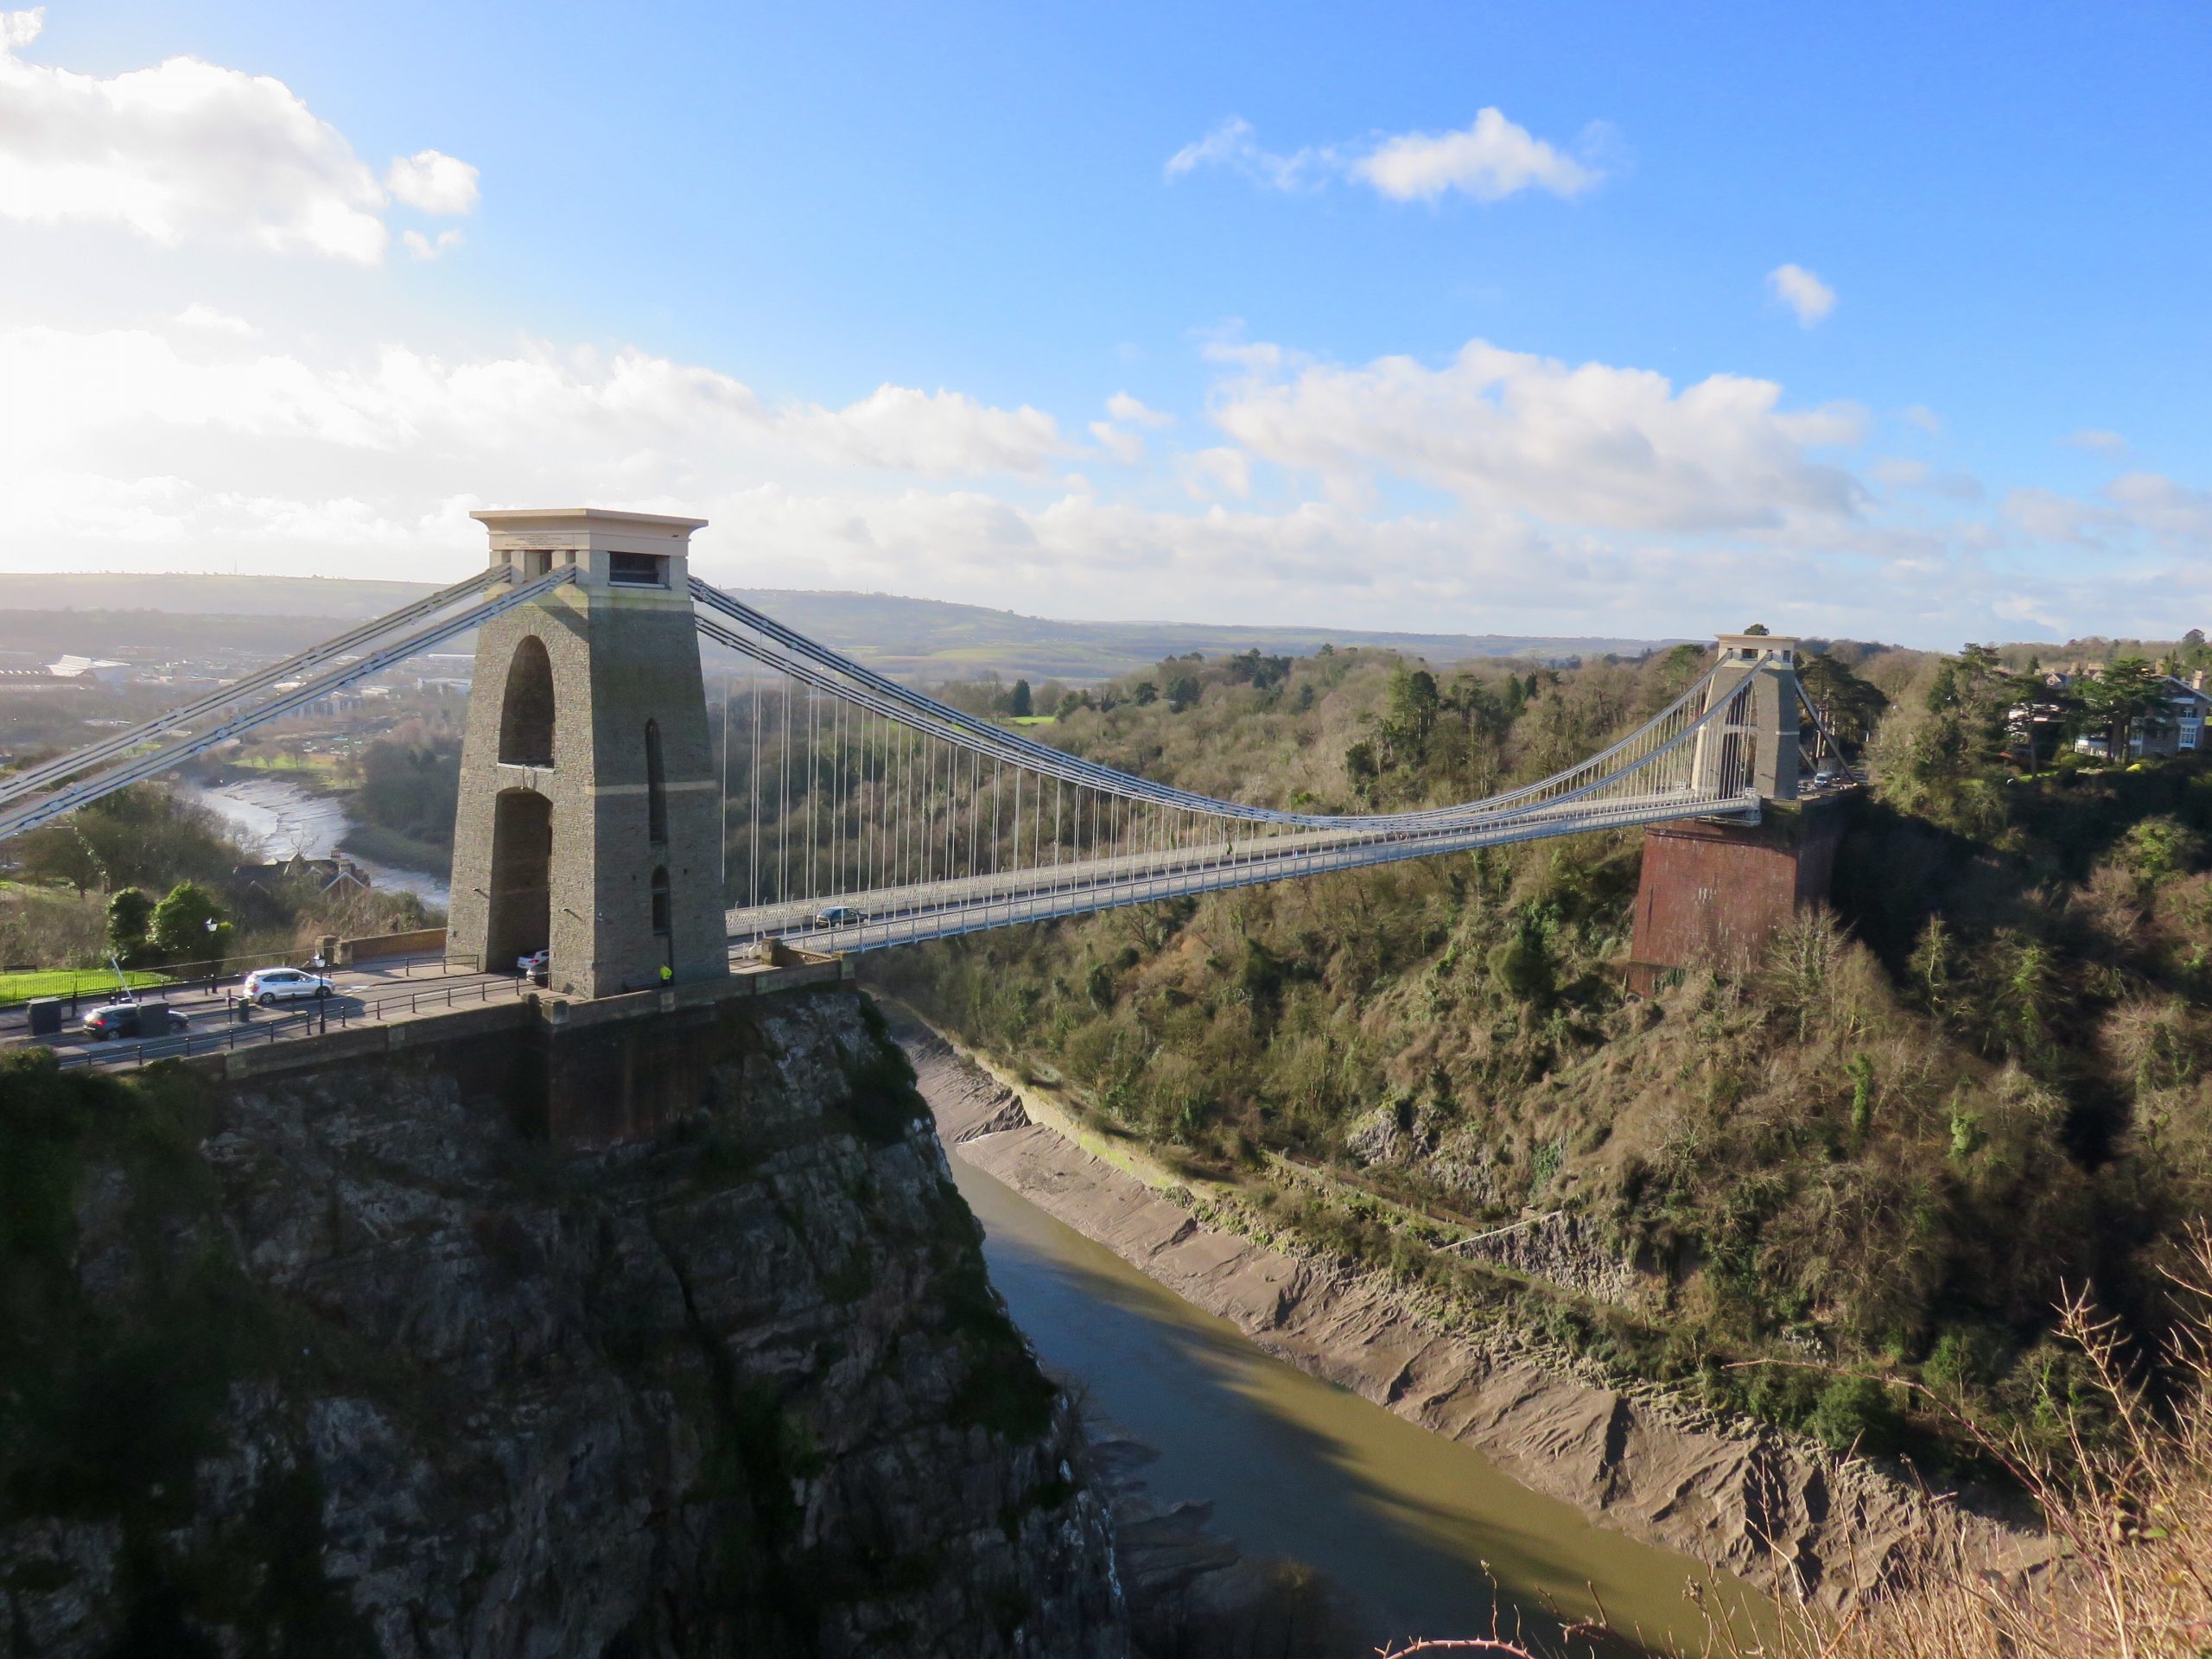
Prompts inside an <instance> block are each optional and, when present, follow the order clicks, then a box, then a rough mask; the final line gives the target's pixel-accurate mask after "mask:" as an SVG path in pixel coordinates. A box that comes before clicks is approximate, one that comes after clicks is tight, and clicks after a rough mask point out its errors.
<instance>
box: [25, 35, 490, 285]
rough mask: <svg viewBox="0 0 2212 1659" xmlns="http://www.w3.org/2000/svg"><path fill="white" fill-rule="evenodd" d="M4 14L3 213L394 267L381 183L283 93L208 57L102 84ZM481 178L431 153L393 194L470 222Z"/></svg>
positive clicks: (400, 179)
mask: <svg viewBox="0 0 2212 1659" xmlns="http://www.w3.org/2000/svg"><path fill="white" fill-rule="evenodd" d="M4 16H5V19H6V21H5V23H4V25H0V217H4V218H9V219H20V220H25V221H29V222H31V223H35V224H60V223H66V222H86V223H94V224H109V225H118V226H125V227H127V228H129V229H130V230H132V231H134V232H137V233H138V234H139V235H141V236H143V237H146V238H149V239H151V240H153V241H155V242H157V243H160V244H162V245H165V246H174V245H177V244H179V243H181V242H183V241H186V240H187V239H205V240H210V241H216V242H232V243H245V244H247V245H253V246H257V247H260V248H263V249H265V250H268V251H271V252H277V253H305V254H313V255H317V256H320V257H325V258H331V259H339V260H344V261H347V262H350V263H353V264H376V263H378V261H379V260H381V259H382V258H383V257H384V254H385V246H386V244H387V242H388V240H389V232H388V231H387V228H386V226H385V212H386V210H387V208H388V207H389V206H390V198H389V197H388V196H387V195H386V194H385V187H384V186H383V185H380V184H379V183H378V181H377V178H376V175H374V174H373V173H372V172H371V171H370V170H369V169H368V168H366V167H365V166H364V165H363V164H362V162H361V161H360V160H359V157H358V156H355V155H354V153H353V147H352V145H350V144H349V143H347V142H346V137H345V135H344V134H342V133H340V131H339V130H337V129H336V128H335V127H334V126H332V125H330V124H329V123H327V122H326V121H324V120H322V119H321V118H318V117H317V116H316V115H315V113H314V112H313V111H310V110H309V109H308V106H307V105H306V104H305V102H303V101H302V99H300V98H299V96H298V95H297V94H296V93H295V92H293V91H292V90H291V89H290V88H289V87H288V86H285V85H284V83H283V82H282V81H280V80H277V79H272V78H270V77H269V76H266V75H248V74H245V73H241V72H239V71H238V70H235V69H225V68H221V67H218V66H216V65H214V64H210V63H203V62H201V61H200V60H198V59H196V58H171V59H168V60H167V61H165V62H162V63H160V64H157V65H156V66H155V67H152V68H149V69H135V70H130V71H128V72H126V73H122V74H118V75H112V76H108V77H105V78H102V77H98V76H92V75H85V74H78V73H73V72H71V71H68V70H65V69H57V68H51V67H46V66H44V65H40V64H31V63H26V62H25V61H23V60H22V58H21V57H19V56H17V55H16V52H17V49H18V48H22V47H25V46H29V45H30V44H31V43H32V42H34V41H35V40H36V39H37V38H38V35H39V30H40V26H41V21H42V17H43V13H42V12H40V11H32V12H10V13H7V14H4ZM475 176H476V175H475V169H474V168H471V167H469V166H468V165H467V163H466V162H457V161H454V159H453V158H452V157H450V156H440V155H439V154H438V153H437V152H436V151H435V150H425V151H423V152H422V154H420V155H418V156H415V157H413V158H412V159H411V160H409V161H404V162H396V163H394V167H393V189H394V190H395V192H397V193H398V194H401V195H402V197H403V199H404V200H409V201H410V202H412V203H414V204H415V205H417V206H423V207H426V209H427V210H428V211H433V212H440V213H450V212H460V211H466V207H467V206H473V205H474V200H475V192H476V184H475ZM464 198H465V203H464ZM456 203H463V204H464V205H462V206H458V207H456V206H454V204H456ZM433 204H435V205H433Z"/></svg>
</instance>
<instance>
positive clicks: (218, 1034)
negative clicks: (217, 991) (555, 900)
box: [54, 975, 533, 1070]
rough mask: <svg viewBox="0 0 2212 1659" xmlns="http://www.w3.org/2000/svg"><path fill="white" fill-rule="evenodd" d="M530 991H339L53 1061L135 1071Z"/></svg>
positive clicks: (479, 984)
mask: <svg viewBox="0 0 2212 1659" xmlns="http://www.w3.org/2000/svg"><path fill="white" fill-rule="evenodd" d="M532 989H533V988H532V987H531V984H530V983H529V982H528V981H526V980H524V979H522V978H520V977H519V976H518V977H516V978H513V979H508V978H505V977H502V976H492V975H485V976H478V977H475V978H473V979H472V980H471V982H469V983H468V984H466V985H454V984H448V985H445V986H442V987H441V988H437V989H435V990H432V989H429V988H423V989H417V990H404V991H389V992H386V993H385V994H384V995H379V996H374V997H356V996H348V995H346V994H345V993H343V992H339V993H336V994H334V995H330V996H327V997H324V998H322V999H321V1000H320V1001H317V1002H315V1004H314V1005H313V1006H312V1007H293V1008H289V1009H285V1010H283V1011H282V1012H279V1011H277V1010H274V1009H272V1010H270V1011H268V1012H265V1013H262V1014H250V1015H248V1016H247V1017H245V1018H244V1019H233V1020H226V1022H225V1023H224V1024H222V1025H220V1026H207V1027H201V1028H200V1030H198V1031H191V1030H187V1031H181V1032H177V1033H174V1034H173V1035H170V1036H168V1037H149V1038H144V1039H140V1040H139V1042H138V1043H137V1047H136V1048H135V1049H134V1050H133V1051H131V1052H128V1053H120V1052H115V1051H113V1050H111V1049H108V1048H106V1047H105V1046H92V1047H89V1048H79V1049H69V1050H66V1051H65V1050H58V1049H57V1050H55V1051H54V1058H55V1064H56V1065H60V1067H62V1068H63V1069H64V1070H70V1069H74V1068H79V1067H86V1066H105V1067H108V1068H110V1069H124V1068H128V1069H131V1070H139V1069H143V1067H145V1066H149V1065H153V1064H154V1063H155V1062H156V1061H158V1060H178V1059H188V1058H193V1057H194V1056H198V1055H207V1054H224V1053H228V1052H232V1050H234V1049H240V1048H251V1047H254V1046H257V1045H267V1044H270V1043H276V1042H281V1041H284V1040H286V1039H296V1038H302V1037H309V1036H321V1035H322V1034H324V1033H327V1032H328V1031H329V1030H330V1028H331V1027H333V1026H335V1027H337V1028H338V1029H339V1030H340V1031H347V1030H350V1029H352V1028H353V1027H355V1026H358V1025H365V1024H371V1023H378V1022H386V1021H390V1020H397V1019H399V1018H401V1017H402V1016H403V1015H404V1016H405V1017H407V1018H410V1019H411V1018H414V1017H415V1016H416V1015H418V1014H432V1013H436V1012H438V1011H440V1010H442V1009H451V1008H461V1007H470V1006H472V1005H475V1006H484V1005H487V1004H490V1003H493V1002H518V1001H522V1000H523V999H524V998H525V997H527V996H529V995H531V994H532Z"/></svg>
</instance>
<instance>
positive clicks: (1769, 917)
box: [1628, 797, 1843, 996]
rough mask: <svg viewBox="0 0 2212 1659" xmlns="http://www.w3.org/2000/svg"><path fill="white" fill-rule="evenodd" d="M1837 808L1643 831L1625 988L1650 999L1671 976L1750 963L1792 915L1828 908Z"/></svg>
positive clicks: (1776, 810) (1771, 811)
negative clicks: (1676, 971) (1640, 872)
mask: <svg viewBox="0 0 2212 1659" xmlns="http://www.w3.org/2000/svg"><path fill="white" fill-rule="evenodd" d="M1842 807H1843V803H1842V801H1841V800H1840V799H1839V798H1834V797H1829V798H1826V799H1815V800H1807V801H1802V802H1790V803H1788V804H1770V805H1769V806H1768V807H1767V808H1766V810H1765V812H1764V815H1763V816H1762V817H1761V818H1760V821H1759V822H1758V823H1717V822H1691V823H1670V824H1664V825H1655V826H1653V827H1652V828H1650V829H1646V830H1645V831H1644V832H1643V880H1642V881H1641V882H1640V883H1639V885H1638V887H1637V894H1636V942H1635V944H1634V945H1633V946H1632V947H1631V949H1630V952H1629V963H1628V988H1629V989H1630V990H1631V991H1634V992H1636V993H1637V995H1639V996H1649V995H1651V993H1652V992H1653V991H1654V990H1656V988H1658V984H1659V980H1660V977H1661V976H1662V975H1663V974H1665V973H1666V972H1667V971H1668V970H1669V969H1677V968H1694V967H1712V968H1719V969H1727V970H1732V971H1741V970H1742V969H1745V968H1746V967H1748V966H1750V965H1751V963H1756V962H1757V961H1758V958H1759V956H1760V954H1761V953H1762V952H1763V951H1764V950H1765V949H1766V944H1767V941H1768V940H1769V939H1770V938H1773V937H1774V935H1775V933H1776V931H1777V930H1778V929H1780V928H1782V927H1783V926H1784V925H1786V924H1788V922H1789V920H1790V918H1793V917H1794V916H1796V914H1797V912H1799V911H1801V910H1803V909H1805V908H1807V907H1808V906H1814V905H1819V904H1823V903H1825V902H1826V901H1827V896H1828V886H1829V882H1830V880H1831V879H1832V878H1833V876H1834V873H1835V850H1836V846H1837V844H1838V843H1839V842H1840V841H1841V840H1842V839H1843V811H1842Z"/></svg>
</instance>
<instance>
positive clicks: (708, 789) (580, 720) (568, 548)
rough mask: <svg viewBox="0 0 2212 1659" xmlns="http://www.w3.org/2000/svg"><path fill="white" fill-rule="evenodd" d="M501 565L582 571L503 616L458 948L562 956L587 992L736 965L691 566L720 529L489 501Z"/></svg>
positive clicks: (457, 917) (465, 848)
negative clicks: (693, 542) (710, 531)
mask: <svg viewBox="0 0 2212 1659" xmlns="http://www.w3.org/2000/svg"><path fill="white" fill-rule="evenodd" d="M473 516H474V517H475V518H478V519H480V520H481V521H482V522H483V523H484V524H485V525H486V527H487V528H488V529H489V530H490V531H491V533H492V563H493V564H495V565H505V566H510V567H512V569H514V571H515V575H516V579H517V580H518V581H530V580H533V579H535V578H537V577H538V576H542V575H548V574H550V572H552V571H554V570H556V569H563V568H573V569H575V572H576V575H575V580H574V581H572V582H568V583H566V584H564V585H563V586H562V587H559V588H555V589H553V590H552V592H550V594H547V595H545V597H543V599H541V600H539V601H537V602H535V603H533V604H529V605H524V606H522V607H518V609H515V610H512V611H510V612H508V613H506V614H505V615H504V616H501V617H499V618H496V619H494V620H493V621H491V622H489V623H487V624H486V625H485V626H484V628H483V629H482V630H481V631H480V632H479V634H478V635H477V641H476V676H475V682H474V686H473V687H472V689H471V690H470V694H469V701H468V730H467V737H466V739H465V741H464V743H463V747H462V749H461V803H460V807H459V810H458V811H457V813H456V815H455V817H454V850H453V903H452V910H451V918H452V919H451V926H450V928H449V929H448V934H447V949H448V952H449V953H450V954H453V955H455V956H467V957H477V958H478V959H480V961H481V962H482V963H483V964H484V965H485V966H486V967H487V968H490V969H512V967H513V965H514V963H515V960H516V958H517V957H522V956H525V955H528V954H529V953H530V952H531V951H534V950H542V949H550V958H549V968H548V976H547V984H548V986H549V988H550V989H551V990H553V991H555V992H556V993H565V994H567V995H572V996H578V997H599V996H612V995H618V994H620V993H621V992H624V991H638V990H648V989H652V988H655V987H657V986H660V985H663V984H668V983H672V982H673V983H683V982H691V981H696V980H702V979H707V978H710V977H715V976H721V975H723V974H726V973H728V969H729V964H728V946H727V944H726V942H725V938H724V935H725V931H726V930H725V929H724V927H723V924H722V906H721V824H720V822H719V810H718V806H717V803H718V800H719V797H718V795H717V793H716V785H715V777H714V755H713V748H712V746H711V743H710V741H709V734H708V728H707V708H706V697H705V692H704V688H703V686H702V683H701V681H700V676H699V644H698V635H697V633H696V631H695V629H694V627H693V625H692V620H691V596H690V590H689V588H688V586H687V582H688V572H687V571H686V569H685V561H686V554H687V550H688V548H689V545H690V537H691V532H692V531H695V530H697V529H698V528H699V527H700V526H701V525H702V524H703V523H704V522H705V521H704V520H703V519H699V518H664V517H662V516H660V515H658V514H655V513H639V512H605V511H601V510H600V509H598V508H593V507H571V508H560V509H554V510H550V511H517V512H480V513H476V514H474V515H473Z"/></svg>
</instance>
